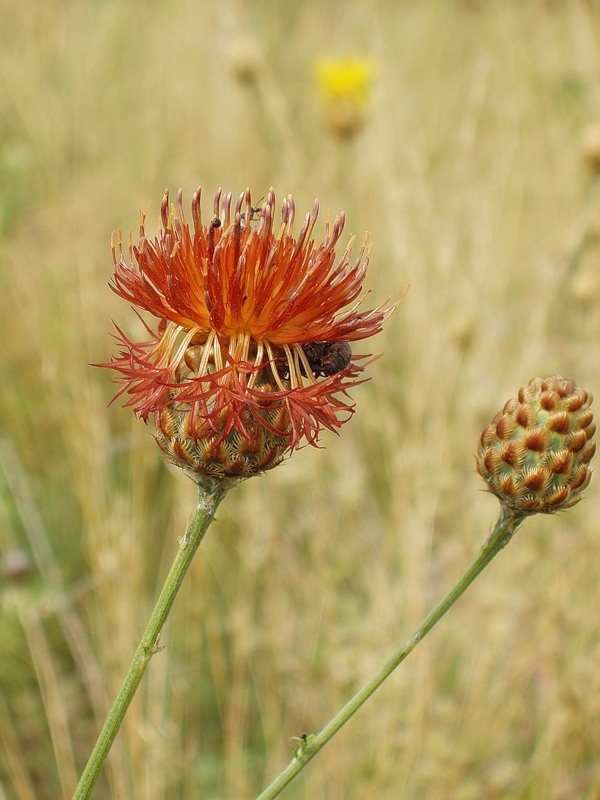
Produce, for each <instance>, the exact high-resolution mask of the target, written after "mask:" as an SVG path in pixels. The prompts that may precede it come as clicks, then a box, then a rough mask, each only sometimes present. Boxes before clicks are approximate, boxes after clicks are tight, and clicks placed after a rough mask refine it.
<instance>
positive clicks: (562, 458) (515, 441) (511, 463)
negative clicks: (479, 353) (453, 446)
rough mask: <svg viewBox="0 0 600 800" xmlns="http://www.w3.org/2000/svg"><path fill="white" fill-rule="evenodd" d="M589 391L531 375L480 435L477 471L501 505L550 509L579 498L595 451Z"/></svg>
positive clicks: (523, 509) (531, 510) (520, 512)
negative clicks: (527, 381)
mask: <svg viewBox="0 0 600 800" xmlns="http://www.w3.org/2000/svg"><path fill="white" fill-rule="evenodd" d="M591 404H592V396H591V395H590V394H588V393H587V392H586V391H584V390H583V389H579V388H577V387H576V386H575V384H574V383H573V382H572V381H570V380H566V379H565V378H562V377H560V376H555V377H553V378H533V379H532V380H531V381H530V382H529V384H528V385H527V386H524V387H522V388H521V389H519V392H518V396H517V397H515V398H512V399H511V400H509V401H508V402H507V403H506V405H505V406H504V408H503V409H502V411H501V412H500V413H499V414H496V416H495V417H494V419H493V420H492V422H491V423H490V424H489V425H488V426H487V428H486V429H485V430H484V431H483V433H482V434H481V441H480V444H479V449H478V452H477V470H478V472H479V474H480V475H481V477H482V478H483V480H484V481H485V482H486V484H487V485H488V488H489V490H490V491H491V492H492V493H493V494H495V495H496V496H497V497H498V498H499V500H500V502H501V503H502V504H503V506H505V507H507V508H508V509H510V511H512V512H514V513H516V514H518V515H525V514H535V513H537V512H541V513H543V514H551V513H553V512H555V511H559V510H560V509H565V508H570V507H571V506H573V505H575V503H577V502H579V500H580V499H581V492H582V491H583V489H585V487H586V486H587V485H588V483H589V482H590V479H591V472H590V469H589V464H590V461H591V459H592V456H593V455H594V452H595V450H596V445H595V443H594V440H593V436H594V433H595V431H596V426H595V424H594V421H593V415H592V412H591V410H590V405H591Z"/></svg>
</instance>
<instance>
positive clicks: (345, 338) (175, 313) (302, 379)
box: [102, 189, 395, 475]
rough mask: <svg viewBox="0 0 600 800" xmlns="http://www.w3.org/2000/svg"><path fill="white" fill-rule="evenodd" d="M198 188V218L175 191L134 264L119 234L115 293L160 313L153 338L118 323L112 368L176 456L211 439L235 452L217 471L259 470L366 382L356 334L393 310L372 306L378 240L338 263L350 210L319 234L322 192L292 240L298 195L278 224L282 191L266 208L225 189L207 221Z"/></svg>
mask: <svg viewBox="0 0 600 800" xmlns="http://www.w3.org/2000/svg"><path fill="white" fill-rule="evenodd" d="M200 198H201V191H200V189H199V190H198V191H197V192H196V193H195V194H194V196H193V198H192V213H191V216H192V225H191V227H190V225H189V224H188V223H187V221H186V219H185V215H184V211H183V205H182V196H181V191H180V192H179V194H178V196H177V202H176V204H175V206H174V207H172V206H170V205H169V195H168V192H165V196H164V198H163V202H162V205H161V229H160V231H159V234H158V236H157V237H156V238H155V239H154V240H153V241H151V240H149V239H148V238H147V237H146V233H145V214H142V215H141V221H140V228H139V242H138V244H137V245H134V244H133V242H132V241H131V240H130V244H129V249H128V259H127V260H126V259H125V253H124V249H123V242H122V237H121V234H120V232H119V233H118V234H117V236H116V237H113V260H114V264H115V274H114V278H113V282H112V288H113V290H114V291H115V292H116V293H117V294H119V295H120V296H121V297H123V298H124V299H126V300H128V301H129V302H130V303H132V304H133V305H135V306H137V307H138V308H140V309H142V310H144V311H148V312H150V313H151V314H152V315H154V316H155V317H157V318H158V320H159V322H158V326H157V329H156V330H154V329H152V328H151V327H150V326H146V329H147V331H148V339H147V340H146V341H144V342H133V341H131V340H130V339H129V338H128V337H127V336H126V335H125V334H124V333H123V331H122V330H121V329H119V328H117V336H116V338H117V341H118V342H119V343H120V344H121V346H122V350H121V352H120V353H119V355H118V356H117V357H115V358H114V359H113V361H111V362H110V363H109V364H103V365H102V366H107V367H111V368H113V369H115V370H116V371H117V372H118V373H119V378H118V380H119V381H120V382H122V383H123V387H122V388H121V390H120V391H119V393H118V395H117V396H119V395H121V394H123V393H125V394H126V395H128V400H127V402H126V405H129V406H133V408H134V411H135V412H136V413H138V414H139V415H140V416H141V417H142V418H143V419H144V420H147V419H148V417H149V416H150V415H154V418H155V422H156V425H157V439H158V442H159V444H160V446H161V447H162V448H163V450H165V452H166V453H167V454H168V455H169V457H170V458H171V459H172V460H173V461H174V462H175V463H178V464H179V465H180V466H181V463H180V462H181V461H182V460H183V461H184V462H185V468H186V470H187V468H188V466H189V465H190V464H193V465H194V466H193V467H192V470H195V469H197V468H200V467H198V459H199V458H201V456H200V455H199V453H201V452H202V453H203V452H205V451H206V448H207V444H206V442H212V444H214V445H215V447H216V446H217V445H223V446H225V448H226V450H227V452H225V451H222V455H221V457H220V460H219V459H217V461H218V462H219V463H221V467H214V466H211V467H210V469H209V470H208V472H209V473H210V474H212V472H213V471H214V470H215V469H216V470H217V471H218V470H219V469H222V474H227V475H229V474H241V473H244V472H246V473H249V474H254V473H255V472H257V471H260V470H262V469H267V468H269V467H270V466H274V464H275V463H278V461H280V460H281V458H283V455H284V454H285V453H286V452H288V451H290V450H292V449H294V448H297V447H299V446H301V444H302V443H303V442H304V441H306V442H308V443H310V444H316V443H317V441H318V437H319V434H320V432H321V430H322V429H323V428H329V429H331V430H336V429H337V428H339V427H340V426H341V425H342V424H343V422H345V421H346V420H347V419H348V418H349V416H350V415H351V414H352V411H353V405H352V404H351V403H350V402H348V400H347V398H346V392H347V390H348V388H349V387H351V386H353V385H356V384H357V383H359V382H361V381H360V380H359V376H360V374H361V372H362V370H363V369H364V363H361V361H363V360H364V358H365V356H359V355H353V354H352V352H351V350H350V343H351V342H354V341H357V340H360V339H365V338H368V337H369V336H372V335H374V334H376V333H378V332H379V331H380V330H381V328H382V325H383V322H384V321H385V319H386V318H387V317H388V316H389V314H390V313H391V312H392V310H393V308H394V307H395V306H394V304H384V305H380V306H378V307H377V308H374V309H372V310H361V304H362V301H363V300H364V297H365V295H363V290H362V284H363V280H364V277H365V272H366V269H367V264H368V258H369V249H370V247H369V243H368V239H365V242H364V243H363V246H362V247H361V249H360V251H359V254H358V258H357V259H356V260H355V261H353V262H351V260H350V258H351V247H352V244H353V239H351V240H350V243H349V244H348V246H347V247H346V249H345V251H344V253H343V254H342V256H341V258H339V259H336V254H335V247H336V244H337V242H338V240H339V238H340V236H341V234H342V231H343V228H344V216H343V215H341V216H339V217H337V218H336V219H335V221H334V223H333V224H330V223H329V221H327V222H326V224H325V233H324V236H323V239H322V240H321V241H315V240H314V239H313V238H312V234H313V229H314V226H315V223H316V220H317V215H318V202H317V201H315V204H314V206H313V209H312V211H311V212H310V213H309V214H307V216H306V218H305V221H304V224H303V226H302V228H301V230H300V233H299V235H298V237H297V238H294V236H293V235H292V226H293V222H294V215H295V206H294V201H293V199H292V198H291V197H287V198H286V199H284V201H283V204H282V209H281V223H280V225H279V226H278V227H277V228H275V230H274V218H275V211H274V209H275V195H274V192H273V190H272V189H271V190H270V191H269V193H268V195H267V197H266V200H265V202H264V203H263V204H262V205H261V207H260V208H255V207H253V206H252V203H251V196H250V191H249V190H246V192H245V193H243V194H242V195H241V196H240V197H239V199H238V201H237V204H236V206H235V208H233V209H232V202H231V195H227V196H225V197H222V195H221V190H219V191H218V192H217V194H216V196H215V199H214V204H213V213H212V215H211V217H210V219H209V220H208V222H207V223H206V224H205V223H204V222H203V220H202V214H201V207H200ZM315 354H318V355H315ZM259 433H260V436H259V435H258V434H259ZM261 437H266V441H265V442H264V443H263V444H262V445H261V446H260V447H259V446H258V444H257V442H260V441H261ZM184 440H185V441H184ZM241 440H244V444H243V445H241V444H240V441H241ZM183 441H184V445H182V442H183ZM249 443H250V444H249ZM248 447H250V450H251V451H252V452H253V453H254V455H252V456H248V454H247V453H246V455H245V459H246V461H244V463H243V464H240V463H239V462H238V460H237V454H238V451H239V450H240V448H241V449H242V450H245V451H248ZM257 448H258V449H257ZM211 463H213V462H211ZM214 463H216V462H214Z"/></svg>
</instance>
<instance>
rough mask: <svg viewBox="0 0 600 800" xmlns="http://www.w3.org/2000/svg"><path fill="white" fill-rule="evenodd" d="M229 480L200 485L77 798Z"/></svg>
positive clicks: (102, 755) (104, 752)
mask: <svg viewBox="0 0 600 800" xmlns="http://www.w3.org/2000/svg"><path fill="white" fill-rule="evenodd" d="M228 488H229V487H228V485H227V483H226V482H223V483H214V484H213V485H210V486H208V487H207V486H203V487H199V488H198V502H197V505H196V510H195V512H194V515H193V517H192V519H191V520H190V522H189V524H188V527H187V530H186V532H185V534H184V535H183V536H182V537H181V539H180V540H179V550H178V552H177V555H176V557H175V561H174V562H173V566H172V567H171V570H170V572H169V574H168V576H167V579H166V581H165V584H164V586H163V588H162V591H161V593H160V595H159V597H158V600H157V601H156V605H155V606H154V609H153V611H152V614H151V616H150V620H149V621H148V625H147V627H146V630H145V631H144V634H143V636H142V639H141V641H140V643H139V645H138V647H137V650H136V651H135V654H134V656H133V659H132V661H131V664H130V666H129V669H128V671H127V675H126V676H125V679H124V681H123V684H122V685H121V688H120V690H119V693H118V695H117V697H116V699H115V701H114V703H113V705H112V708H111V709H110V711H109V713H108V717H107V719H106V722H105V723H104V727H103V728H102V730H101V731H100V735H99V736H98V740H97V742H96V744H95V745H94V749H93V750H92V753H91V755H90V757H89V759H88V762H87V764H86V767H85V770H84V771H83V774H82V776H81V779H80V780H79V783H78V785H77V788H76V789H75V793H74V795H73V800H85V798H88V797H90V795H91V792H92V790H93V788H94V785H95V783H96V781H97V779H98V776H99V775H100V772H101V771H102V767H103V766H104V762H105V761H106V757H107V756H108V753H109V751H110V748H111V747H112V744H113V742H114V740H115V737H116V735H117V733H118V732H119V728H120V727H121V723H122V722H123V719H124V717H125V714H126V713H127V709H128V708H129V705H130V703H131V701H132V700H133V696H134V695H135V692H136V690H137V688H138V686H139V684H140V681H141V679H142V677H143V675H144V672H145V671H146V667H147V666H148V664H149V663H150V660H151V658H152V656H153V655H155V654H156V653H157V652H158V651H159V650H160V649H161V648H160V646H159V640H160V634H161V631H162V629H163V626H164V624H165V622H166V619H167V616H168V615H169V611H170V610H171V606H172V605H173V601H174V600H175V597H176V596H177V592H178V591H179V587H180V586H181V583H182V581H183V579H184V577H185V573H186V572H187V570H188V567H189V566H190V564H191V562H192V559H193V557H194V554H195V553H196V550H197V549H198V547H199V545H200V542H201V541H202V539H203V538H204V534H205V533H206V530H207V529H208V526H209V525H210V523H211V522H212V521H213V519H214V516H215V512H216V510H217V506H218V505H219V503H220V502H221V500H222V499H223V497H224V496H225V494H226V493H227V489H228Z"/></svg>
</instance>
